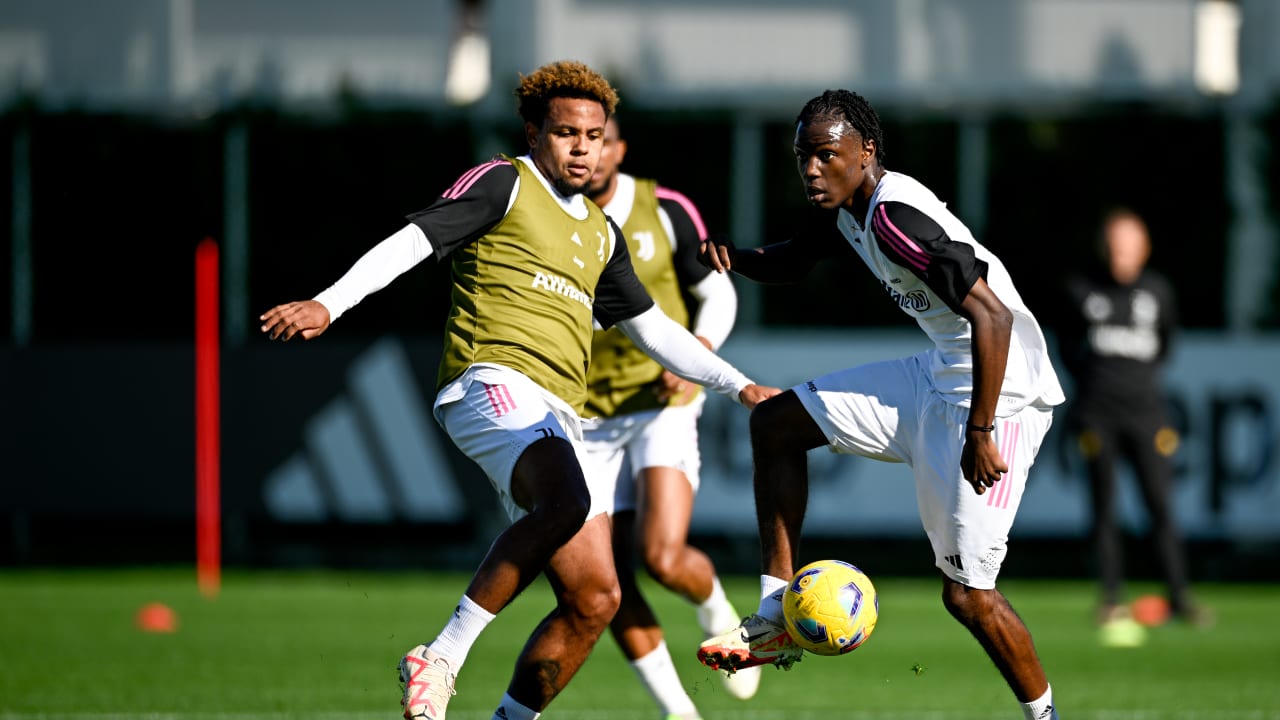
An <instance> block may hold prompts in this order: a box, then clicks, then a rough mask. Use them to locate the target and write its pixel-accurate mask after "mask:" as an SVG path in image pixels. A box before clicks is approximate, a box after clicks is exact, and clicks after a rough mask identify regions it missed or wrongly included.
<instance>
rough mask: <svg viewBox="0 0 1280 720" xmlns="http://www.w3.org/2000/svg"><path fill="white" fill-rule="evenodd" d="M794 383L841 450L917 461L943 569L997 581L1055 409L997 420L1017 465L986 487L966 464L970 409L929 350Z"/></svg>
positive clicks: (963, 579) (923, 516) (973, 579)
mask: <svg viewBox="0 0 1280 720" xmlns="http://www.w3.org/2000/svg"><path fill="white" fill-rule="evenodd" d="M792 390H794V391H795V393H796V395H797V396H798V397H799V398H800V402H801V403H802V404H803V405H804V406H805V409H807V410H808V411H809V415H810V416H812V417H813V419H814V420H815V421H816V422H817V424H818V427H819V428H821V429H822V432H823V434H825V435H826V436H827V439H828V441H829V442H830V446H829V447H830V449H831V450H832V451H833V452H837V453H844V454H849V455H860V456H863V457H869V458H874V459H876V460H883V461H886V462H901V463H906V464H907V465H908V466H910V467H911V470H912V474H913V475H914V477H915V485H916V503H917V505H918V507H919V509H920V521H921V524H922V525H923V526H924V530H925V533H926V534H927V535H928V536H929V542H930V544H931V545H932V546H933V554H934V563H935V564H936V565H937V567H938V569H939V570H941V571H942V572H943V573H944V574H946V576H947V577H950V578H951V579H953V580H955V581H956V582H958V583H961V584H963V585H967V586H969V587H973V588H977V589H980V590H989V589H991V588H994V587H995V585H996V577H997V576H998V575H999V574H1000V566H1001V564H1002V563H1003V562H1004V558H1005V555H1006V553H1007V551H1008V541H1009V530H1010V528H1011V527H1013V520H1014V516H1015V515H1017V512H1018V505H1019V503H1021V501H1022V493H1023V490H1024V488H1025V487H1026V484H1027V474H1028V472H1029V471H1030V469H1031V465H1032V463H1033V462H1034V461H1035V457H1036V453H1037V452H1038V451H1039V450H1040V444H1041V442H1043V440H1044V437H1045V434H1046V433H1048V432H1049V426H1050V425H1051V424H1052V422H1053V412H1052V410H1051V409H1049V408H1044V407H1037V406H1027V407H1024V408H1022V409H1021V410H1019V411H1017V412H1016V413H1014V414H1012V415H1010V416H1008V417H1002V418H997V419H996V421H995V426H996V429H995V432H994V434H993V436H992V439H993V440H994V441H995V442H996V444H997V446H998V447H999V448H1000V456H1001V457H1002V458H1003V459H1004V461H1005V463H1006V464H1007V465H1008V466H1009V471H1008V472H1007V473H1005V475H1004V478H1003V479H1002V480H1000V481H999V482H997V483H996V484H995V486H993V487H991V488H988V489H987V491H986V492H985V493H984V494H982V495H978V494H977V493H976V492H974V490H973V486H972V485H970V484H969V482H968V481H967V480H965V479H964V475H963V474H962V473H961V471H960V455H961V452H962V450H963V449H964V441H965V430H964V426H965V423H966V422H967V421H968V418H969V409H968V408H967V407H960V406H958V405H954V404H951V403H949V402H946V401H945V400H943V399H942V397H941V396H940V395H939V394H937V393H936V392H934V390H933V383H932V382H931V381H930V377H929V358H928V356H927V355H926V354H920V355H913V356H910V357H906V358H901V359H898V360H888V361H884V362H877V363H871V364H868V365H862V366H859V367H854V368H849V369H847V370H840V371H837V372H834V373H831V374H829V375H825V376H823V377H820V378H817V379H816V380H811V381H809V382H805V383H801V384H799V385H796V386H795V387H794V388H792Z"/></svg>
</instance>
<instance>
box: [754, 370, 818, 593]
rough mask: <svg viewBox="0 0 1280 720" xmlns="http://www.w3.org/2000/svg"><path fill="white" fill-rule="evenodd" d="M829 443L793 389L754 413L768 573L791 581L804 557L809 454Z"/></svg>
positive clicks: (764, 565) (763, 568)
mask: <svg viewBox="0 0 1280 720" xmlns="http://www.w3.org/2000/svg"><path fill="white" fill-rule="evenodd" d="M826 444H827V438H826V437H824V436H823V434H822V431H821V430H820V429H819V428H818V425H817V423H815V422H814V421H813V418H811V417H810V416H809V412H808V411H807V410H805V408H804V405H802V404H801V403H800V399H799V398H797V397H796V394H795V391H794V390H788V391H786V392H784V393H782V394H780V395H776V396H774V397H772V398H769V399H768V400H766V401H764V402H762V403H760V404H759V405H757V406H756V407H755V409H754V410H752V411H751V459H752V462H753V463H754V466H755V473H754V477H753V482H754V486H755V499H756V522H757V524H758V525H759V529H760V561H761V562H760V565H761V571H762V572H763V573H764V574H765V575H771V576H773V577H776V578H781V579H783V580H790V579H791V576H792V575H793V574H795V569H796V563H797V562H798V561H799V557H800V529H801V526H802V525H803V524H804V513H805V508H806V506H807V505H808V502H809V461H808V457H807V453H808V451H809V450H812V449H813V448H816V447H821V446H823V445H826Z"/></svg>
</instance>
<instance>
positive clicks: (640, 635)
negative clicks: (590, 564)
mask: <svg viewBox="0 0 1280 720" xmlns="http://www.w3.org/2000/svg"><path fill="white" fill-rule="evenodd" d="M635 517H636V514H635V511H632V510H627V511H623V512H619V513H615V514H614V516H613V561H614V564H615V565H616V566H617V569H618V587H619V588H620V589H621V598H622V600H621V604H620V605H619V606H618V612H617V614H616V615H614V616H613V622H611V623H610V624H609V631H610V632H611V633H612V634H613V638H614V640H616V641H617V643H618V647H620V648H621V649H622V654H623V655H625V656H626V657H627V659H628V660H636V659H639V658H642V657H644V656H645V655H648V654H649V653H651V652H653V650H654V648H656V647H658V643H660V642H662V628H660V627H659V626H658V618H657V617H656V616H655V615H654V614H653V609H652V608H651V607H650V606H649V603H648V601H646V600H645V599H644V595H642V594H641V593H640V587H639V585H638V584H637V583H636V564H635Z"/></svg>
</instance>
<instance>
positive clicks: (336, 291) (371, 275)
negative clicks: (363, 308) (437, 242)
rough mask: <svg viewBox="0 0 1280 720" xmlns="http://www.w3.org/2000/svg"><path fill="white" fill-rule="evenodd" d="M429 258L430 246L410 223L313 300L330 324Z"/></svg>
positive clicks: (417, 228) (371, 250)
mask: <svg viewBox="0 0 1280 720" xmlns="http://www.w3.org/2000/svg"><path fill="white" fill-rule="evenodd" d="M429 257H431V243H430V242H427V235H426V233H424V232H422V228H420V227H418V226H417V225H414V224H412V223H410V224H409V225H406V226H404V227H403V228H401V229H400V230H398V231H396V232H395V233H394V234H393V235H391V236H390V237H388V238H387V239H385V240H383V241H382V242H380V243H378V244H377V245H374V246H373V247H372V248H370V249H369V252H367V253H365V254H364V255H362V256H360V259H359V260H357V261H356V262H355V264H354V265H352V266H351V268H350V269H349V270H347V272H346V273H345V274H344V275H343V276H342V277H340V278H338V281H337V282H335V283H334V284H332V285H330V286H329V287H328V288H326V289H325V290H323V291H322V292H321V293H320V294H319V295H316V296H315V300H316V301H317V302H319V303H320V304H321V305H324V306H325V309H327V310H328V311H329V322H333V321H334V320H337V319H338V318H339V317H340V316H341V315H342V313H344V312H346V311H348V310H350V309H351V308H353V307H355V306H356V304H357V303H359V302H360V301H361V300H363V299H365V298H366V297H368V296H369V294H370V293H374V292H377V291H378V290H381V289H382V288H384V287H386V286H387V285H389V284H391V281H392V280H395V279H396V278H398V277H400V276H401V275H403V274H404V273H406V272H408V271H409V269H410V268H412V267H413V266H415V265H417V264H418V263H420V262H422V261H423V260H426V259H427V258H429Z"/></svg>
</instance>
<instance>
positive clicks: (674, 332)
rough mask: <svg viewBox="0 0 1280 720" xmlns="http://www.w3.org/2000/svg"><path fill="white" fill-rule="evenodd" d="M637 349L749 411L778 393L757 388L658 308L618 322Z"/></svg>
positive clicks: (761, 386) (774, 389)
mask: <svg viewBox="0 0 1280 720" xmlns="http://www.w3.org/2000/svg"><path fill="white" fill-rule="evenodd" d="M618 329H619V330H621V331H622V332H623V333H624V334H625V335H626V336H627V337H628V338H630V339H631V341H632V342H634V343H635V344H636V347H638V348H640V349H641V350H643V351H644V352H645V353H646V354H647V355H649V357H651V358H653V359H654V360H657V361H658V362H659V363H660V364H662V366H663V367H665V368H667V369H669V370H671V372H673V373H675V374H676V375H679V376H680V377H682V378H684V379H685V380H688V381H690V382H695V383H698V384H699V385H704V386H706V387H709V388H711V389H712V390H715V391H717V392H720V393H723V394H725V395H729V396H730V397H733V398H735V399H736V400H738V402H740V403H742V404H743V405H745V406H746V407H748V408H753V407H755V406H756V405H757V404H758V403H761V402H763V401H764V400H767V399H768V398H771V397H773V396H774V395H777V394H778V393H779V392H781V390H779V389H778V388H774V387H768V386H763V385H757V384H755V383H754V382H752V381H751V379H750V378H748V377H747V376H746V375H743V374H742V372H741V371H740V370H738V369H737V368H735V367H734V366H732V365H730V364H729V363H728V362H726V361H725V360H724V359H723V358H721V357H720V356H719V355H716V354H715V353H713V352H711V351H710V350H708V349H707V348H706V347H704V346H703V344H702V343H701V342H699V341H698V339H697V338H695V337H694V336H693V335H692V334H691V333H690V332H689V331H688V330H686V329H685V328H684V327H683V326H681V325H680V323H677V322H676V321H674V320H672V319H671V318H669V317H667V316H666V315H664V314H663V312H662V310H660V309H659V308H658V306H657V305H653V306H651V307H650V308H649V309H648V310H646V311H644V312H642V313H640V314H639V315H636V316H635V317H632V318H628V319H625V320H620V321H618Z"/></svg>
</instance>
